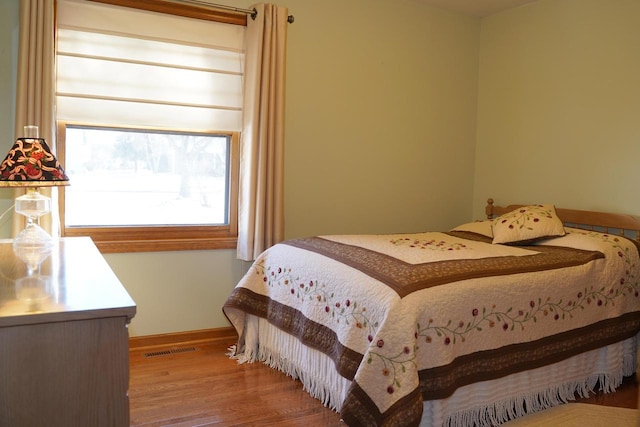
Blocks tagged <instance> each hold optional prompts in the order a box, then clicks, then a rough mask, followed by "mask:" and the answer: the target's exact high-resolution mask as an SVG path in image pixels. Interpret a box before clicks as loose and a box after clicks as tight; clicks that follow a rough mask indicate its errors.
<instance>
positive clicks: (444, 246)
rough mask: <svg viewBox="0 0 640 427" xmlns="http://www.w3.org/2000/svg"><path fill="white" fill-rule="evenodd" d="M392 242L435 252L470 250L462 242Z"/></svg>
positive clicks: (407, 240) (412, 240)
mask: <svg viewBox="0 0 640 427" xmlns="http://www.w3.org/2000/svg"><path fill="white" fill-rule="evenodd" d="M390 242H391V243H392V244H394V245H396V246H408V247H410V248H418V249H431V250H434V251H459V250H461V249H469V248H468V247H467V245H465V244H464V243H462V242H447V241H445V240H435V239H430V240H423V239H414V238H410V237H403V238H400V239H392V240H390Z"/></svg>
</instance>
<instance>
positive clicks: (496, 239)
mask: <svg viewBox="0 0 640 427" xmlns="http://www.w3.org/2000/svg"><path fill="white" fill-rule="evenodd" d="M491 229H492V230H493V243H507V244H512V245H514V244H527V243H531V242H533V241H535V240H539V239H544V238H547V237H558V236H564V235H565V231H564V225H563V224H562V221H561V220H560V218H558V215H557V214H556V208H555V207H554V206H553V205H530V206H523V207H521V208H518V209H515V210H513V211H511V212H508V213H506V214H504V215H500V216H499V217H498V218H496V219H494V220H493V223H492V224H491Z"/></svg>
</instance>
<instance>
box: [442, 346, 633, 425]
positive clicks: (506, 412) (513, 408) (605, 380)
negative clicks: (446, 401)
mask: <svg viewBox="0 0 640 427" xmlns="http://www.w3.org/2000/svg"><path fill="white" fill-rule="evenodd" d="M636 366H637V362H636V356H635V354H634V355H633V356H631V355H625V356H624V358H623V363H622V370H621V371H618V372H615V373H609V374H598V375H593V376H591V377H589V378H587V379H585V380H583V381H573V382H569V383H565V384H561V385H559V386H555V387H551V388H549V389H546V390H543V391H541V392H531V393H528V394H524V395H520V396H516V397H513V398H510V399H507V400H500V401H497V402H494V403H492V404H490V405H489V406H483V407H480V408H476V409H471V410H467V411H462V412H457V413H455V414H452V415H450V416H449V417H447V419H446V420H445V422H444V426H446V427H457V426H478V427H491V426H496V425H500V424H503V423H506V422H508V421H511V420H513V419H516V418H519V417H522V416H525V415H528V414H532V413H535V412H539V411H542V410H544V409H548V408H551V407H554V406H558V405H561V404H564V403H568V402H569V401H572V400H575V399H576V394H577V395H578V396H579V397H588V396H589V394H590V393H591V392H593V391H594V390H595V388H596V386H597V385H598V384H599V385H600V391H602V392H604V393H610V392H613V391H615V389H616V388H618V387H619V386H620V384H622V381H623V378H624V377H626V376H629V375H632V374H633V373H634V372H635V370H636Z"/></svg>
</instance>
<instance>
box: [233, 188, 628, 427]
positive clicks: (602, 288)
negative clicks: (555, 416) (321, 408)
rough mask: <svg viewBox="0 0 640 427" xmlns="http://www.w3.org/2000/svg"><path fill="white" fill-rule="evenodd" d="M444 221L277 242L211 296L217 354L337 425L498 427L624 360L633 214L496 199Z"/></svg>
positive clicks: (608, 376) (594, 385)
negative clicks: (438, 228) (220, 322)
mask: <svg viewBox="0 0 640 427" xmlns="http://www.w3.org/2000/svg"><path fill="white" fill-rule="evenodd" d="M486 213H487V219H486V220H482V221H474V222H471V223H467V224H461V225H460V226H458V227H456V228H454V229H452V230H449V231H447V232H424V233H410V234H389V235H336V236H315V237H309V238H302V239H292V240H288V241H285V242H282V243H279V244H277V245H275V246H273V247H271V248H269V249H268V250H266V251H265V252H264V253H263V254H262V255H261V256H260V257H259V258H258V259H256V261H255V262H254V263H253V264H252V266H251V268H250V269H249V271H248V272H247V273H246V275H245V276H244V277H243V279H242V280H241V281H240V282H239V283H238V285H237V286H236V288H235V289H234V290H233V292H232V293H231V295H230V296H229V297H228V299H227V301H226V302H225V304H224V306H223V311H224V313H225V315H226V316H227V318H228V319H229V321H230V322H231V324H232V325H233V327H234V328H235V329H236V331H237V332H238V336H239V340H238V343H237V345H236V346H235V348H234V349H232V357H234V358H236V359H237V360H238V361H239V362H254V361H261V362H264V363H267V364H268V365H270V366H272V367H274V368H276V369H279V370H281V371H283V372H285V373H287V374H289V375H291V376H293V377H294V378H297V379H299V380H300V381H301V382H302V383H303V384H304V387H305V389H306V390H307V391H308V392H309V393H310V394H311V395H312V396H314V397H316V398H318V399H319V400H321V401H322V403H323V404H325V405H327V406H329V407H331V408H332V409H334V410H336V411H338V412H340V414H341V418H342V419H343V421H344V422H345V423H346V424H347V425H349V426H417V425H423V426H440V425H447V426H468V425H469V426H470V425H486V426H491V425H499V424H502V423H504V422H506V421H509V420H511V419H514V418H517V417H520V416H523V415H525V414H527V413H532V412H536V411H540V410H543V409H545V408H549V407H551V406H555V405H558V404H561V403H565V402H567V401H569V400H573V399H575V397H576V396H586V395H587V394H588V393H590V392H591V391H593V390H602V391H604V392H610V391H613V390H615V389H616V388H617V387H618V386H619V385H620V384H621V383H622V380H623V378H624V377H626V376H630V375H632V374H633V373H634V372H635V371H636V364H637V336H638V332H639V331H640V296H639V293H640V285H639V283H638V281H639V279H638V278H639V277H640V262H639V259H638V248H639V245H640V243H639V241H640V231H639V230H640V220H639V219H637V218H635V217H633V216H630V215H622V214H610V213H598V212H589V211H579V210H571V209H561V208H556V207H555V206H553V205H509V206H504V207H501V206H496V205H494V202H493V200H491V199H489V200H488V204H487V207H486Z"/></svg>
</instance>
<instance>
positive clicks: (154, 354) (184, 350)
mask: <svg viewBox="0 0 640 427" xmlns="http://www.w3.org/2000/svg"><path fill="white" fill-rule="evenodd" d="M192 351H198V349H197V348H196V347H181V348H172V349H170V350H161V351H152V352H151V353H145V354H144V357H158V356H169V355H170V354H178V353H190V352H192Z"/></svg>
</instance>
